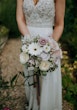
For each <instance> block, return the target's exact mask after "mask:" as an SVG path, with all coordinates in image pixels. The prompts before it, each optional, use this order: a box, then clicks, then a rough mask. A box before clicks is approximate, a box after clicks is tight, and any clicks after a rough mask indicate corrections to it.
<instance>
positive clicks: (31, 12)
mask: <svg viewBox="0 0 77 110" xmlns="http://www.w3.org/2000/svg"><path fill="white" fill-rule="evenodd" d="M23 12H24V15H25V19H26V24H27V28H28V30H29V32H30V34H31V35H34V36H35V35H40V36H43V37H48V36H50V35H52V33H53V26H54V17H55V2H54V0H39V2H38V3H37V4H36V5H34V2H33V0H24V1H23ZM56 43H57V42H56ZM24 74H25V76H28V75H33V72H32V71H27V69H26V66H24ZM32 83H33V77H29V78H28V79H27V80H26V81H25V91H26V98H27V101H28V102H29V106H28V108H27V110H62V85H61V84H62V82H61V65H60V59H59V60H58V68H57V69H56V70H55V71H53V72H48V73H47V76H42V77H41V95H40V105H38V104H37V98H36V88H34V87H33V86H29V84H32Z"/></svg>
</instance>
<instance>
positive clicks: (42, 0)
mask: <svg viewBox="0 0 77 110" xmlns="http://www.w3.org/2000/svg"><path fill="white" fill-rule="evenodd" d="M23 12H24V15H25V19H26V24H27V25H30V26H35V27H52V26H54V17H55V3H54V0H39V2H38V3H37V4H36V5H34V2H33V0H24V1H23Z"/></svg>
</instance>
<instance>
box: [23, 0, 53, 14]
mask: <svg viewBox="0 0 77 110" xmlns="http://www.w3.org/2000/svg"><path fill="white" fill-rule="evenodd" d="M54 5H55V4H54V0H39V1H38V3H37V4H36V5H35V4H34V1H33V0H24V1H23V10H24V12H25V13H26V14H31V13H38V14H45V13H50V12H53V11H54Z"/></svg>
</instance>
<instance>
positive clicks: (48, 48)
mask: <svg viewBox="0 0 77 110" xmlns="http://www.w3.org/2000/svg"><path fill="white" fill-rule="evenodd" d="M43 49H44V51H45V52H49V51H50V50H51V47H50V45H47V44H46V45H45V46H44V47H43Z"/></svg>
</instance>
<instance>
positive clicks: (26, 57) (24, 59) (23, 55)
mask: <svg viewBox="0 0 77 110" xmlns="http://www.w3.org/2000/svg"><path fill="white" fill-rule="evenodd" d="M28 60H29V55H28V54H26V53H24V52H22V53H21V54H20V62H21V63H22V64H25V63H26V62H27V61H28Z"/></svg>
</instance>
